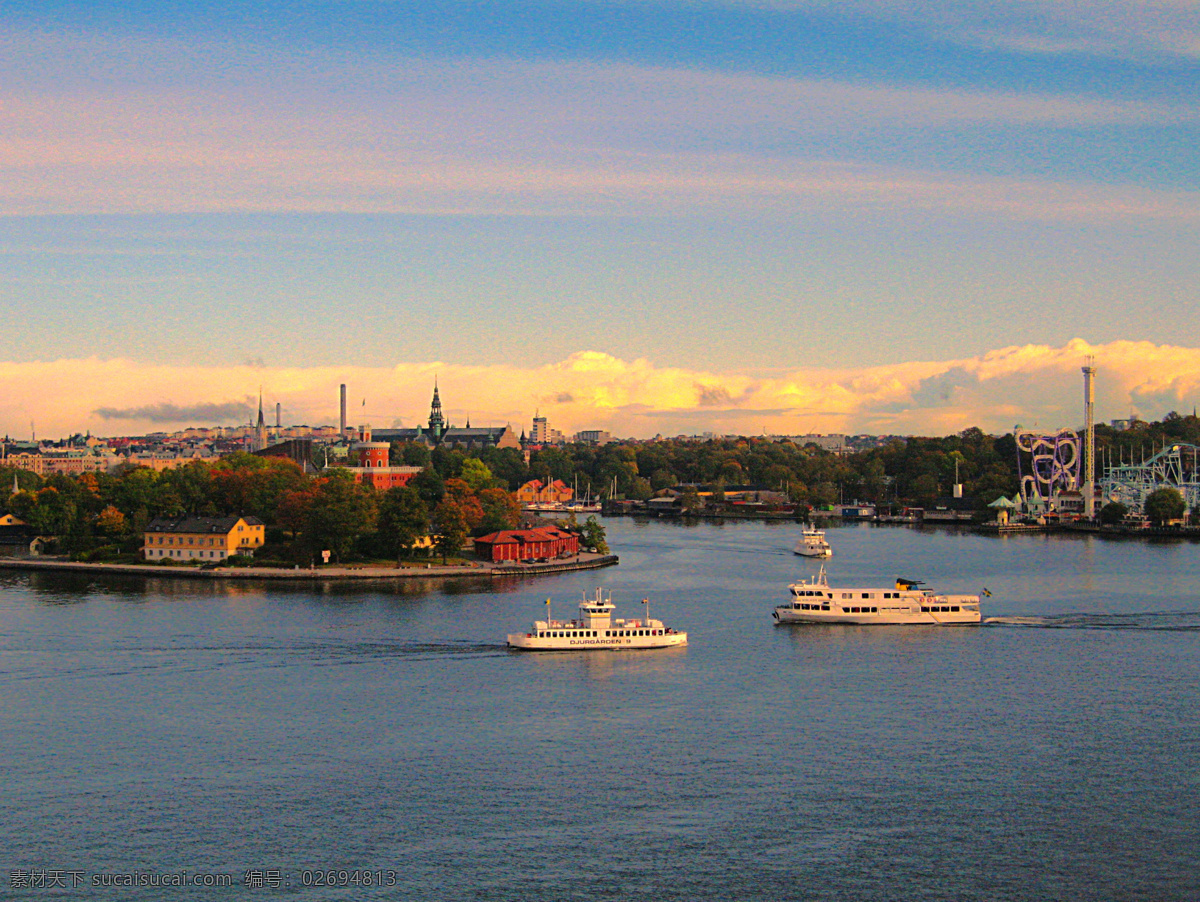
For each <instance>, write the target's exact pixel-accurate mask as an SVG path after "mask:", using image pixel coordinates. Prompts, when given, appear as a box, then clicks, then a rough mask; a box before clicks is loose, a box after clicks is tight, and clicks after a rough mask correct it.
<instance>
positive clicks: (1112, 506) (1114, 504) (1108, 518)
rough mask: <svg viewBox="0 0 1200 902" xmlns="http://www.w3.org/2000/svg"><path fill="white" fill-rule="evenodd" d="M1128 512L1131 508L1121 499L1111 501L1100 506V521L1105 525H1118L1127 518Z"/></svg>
mask: <svg viewBox="0 0 1200 902" xmlns="http://www.w3.org/2000/svg"><path fill="white" fill-rule="evenodd" d="M1128 513H1129V508H1128V507H1126V506H1125V505H1124V504H1122V503H1121V502H1120V501H1110V502H1109V503H1108V504H1106V505H1104V507H1102V508H1100V522H1101V523H1103V524H1104V525H1105V526H1116V525H1118V524H1119V523H1120V522H1121V521H1122V520H1124V519H1125V515H1126V514H1128Z"/></svg>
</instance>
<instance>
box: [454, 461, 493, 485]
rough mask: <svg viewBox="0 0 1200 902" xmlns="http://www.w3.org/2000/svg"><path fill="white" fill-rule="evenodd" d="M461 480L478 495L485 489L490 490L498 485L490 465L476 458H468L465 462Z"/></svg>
mask: <svg viewBox="0 0 1200 902" xmlns="http://www.w3.org/2000/svg"><path fill="white" fill-rule="evenodd" d="M461 479H462V481H463V482H465V483H466V484H467V485H469V486H470V487H471V491H473V492H475V493H476V494H478V493H479V492H482V491H483V490H484V489H490V488H492V487H493V486H495V484H496V481H495V479H494V478H493V477H492V471H491V470H489V469H488V465H487V464H485V463H484V462H483V461H482V460H479V459H477V458H474V457H468V458H467V459H466V460H464V461H463V465H462V476H461Z"/></svg>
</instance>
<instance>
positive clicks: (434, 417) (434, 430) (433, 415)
mask: <svg viewBox="0 0 1200 902" xmlns="http://www.w3.org/2000/svg"><path fill="white" fill-rule="evenodd" d="M445 427H446V418H445V417H444V416H442V399H441V398H439V397H438V384H437V376H434V377H433V403H432V404H431V405H430V406H429V431H430V433H431V434H432V435H433V439H434V441H437V440H439V439H441V437H442V431H443V430H444V429H445Z"/></svg>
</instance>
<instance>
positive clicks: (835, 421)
mask: <svg viewBox="0 0 1200 902" xmlns="http://www.w3.org/2000/svg"><path fill="white" fill-rule="evenodd" d="M1088 357H1092V358H1094V359H1095V362H1096V366H1097V368H1098V373H1099V374H1098V378H1097V417H1098V418H1099V419H1100V420H1104V419H1113V418H1120V417H1126V416H1128V415H1129V413H1130V412H1131V411H1133V412H1137V413H1138V414H1140V415H1141V416H1143V417H1147V418H1157V417H1161V416H1162V415H1163V414H1165V413H1167V412H1168V411H1169V410H1178V411H1180V412H1190V411H1191V409H1192V408H1193V407H1194V406H1195V405H1196V404H1197V397H1198V395H1200V349H1195V348H1184V347H1178V346H1171V345H1155V344H1152V343H1150V342H1132V341H1119V342H1112V343H1109V344H1103V345H1093V344H1089V343H1088V342H1086V341H1083V340H1081V339H1076V340H1074V341H1071V342H1068V343H1067V344H1065V345H1063V346H1061V347H1051V346H1048V345H1022V346H1013V347H1007V348H999V349H996V350H993V351H989V352H988V353H986V354H983V355H981V356H979V357H975V358H967V359H957V360H946V361H917V362H910V363H899V364H892V365H886V366H875V367H864V368H861V369H818V368H805V369H802V370H797V371H795V372H792V373H785V374H781V375H769V376H768V375H764V376H759V377H755V376H752V375H746V374H744V373H737V374H731V373H720V372H714V371H701V370H692V369H686V368H679V367H659V366H656V365H655V364H654V363H652V362H651V361H649V360H646V359H636V360H623V359H621V358H618V357H614V356H611V355H608V354H603V353H600V352H595V351H582V352H579V353H576V354H572V355H570V356H569V357H567V358H565V359H564V360H561V361H557V362H555V363H552V364H549V365H546V366H541V367H529V368H522V367H518V366H510V365H503V366H465V365H461V364H454V363H446V362H417V363H404V364H397V365H396V366H394V367H391V368H370V367H263V366H258V365H243V366H231V367H188V366H163V365H151V364H144V363H138V362H135V361H131V360H125V359H114V360H101V359H96V358H88V359H74V360H58V361H52V362H36V363H24V362H22V363H0V389H2V391H0V429H3V430H4V431H5V432H7V433H8V434H10V435H12V436H20V437H24V436H26V435H27V434H28V429H29V426H30V423H31V422H34V423H36V424H37V431H38V434H39V435H41V436H43V437H45V436H59V435H67V434H70V433H73V432H79V431H84V430H90V431H91V432H92V433H94V434H98V435H122V434H140V433H144V432H147V431H157V430H163V429H170V428H181V427H184V426H189V425H195V426H204V425H237V424H236V423H235V422H230V421H229V420H228V419H226V420H225V421H224V422H218V421H217V420H216V419H212V418H210V419H209V420H208V421H203V417H204V416H205V415H212V417H218V415H224V416H228V415H230V411H235V412H236V411H237V410H244V409H249V407H250V405H247V403H246V398H247V397H249V396H256V395H257V390H258V386H260V385H261V386H262V387H263V392H264V399H265V404H266V408H267V410H268V414H267V418H268V420H269V421H273V418H274V407H275V404H276V403H277V402H278V403H280V404H281V405H282V408H283V411H284V421H285V425H288V424H307V425H335V424H336V423H337V421H338V400H339V386H340V385H341V384H342V383H345V384H346V385H347V386H348V396H349V398H350V405H349V411H350V419H351V425H360V424H368V423H369V424H371V425H375V426H384V425H387V426H390V425H393V424H396V423H403V424H405V425H414V424H417V423H419V422H421V421H423V420H424V419H425V418H426V417H427V415H428V411H429V402H430V399H431V394H432V388H433V382H434V378H435V377H436V379H437V382H438V386H439V390H440V395H441V399H442V403H443V406H444V407H445V409H446V412H447V413H448V415H449V418H450V420H451V421H452V422H453V423H455V424H460V425H461V424H462V423H464V422H465V421H466V420H467V419H468V418H469V419H470V421H471V423H472V425H475V426H485V425H496V426H498V425H505V424H509V425H511V426H512V427H513V428H514V429H515V430H516V431H518V432H520V431H521V430H522V429H526V430H527V429H528V425H529V421H530V419H531V418H532V416H533V415H534V412H535V411H536V410H538V409H540V410H541V412H542V413H543V414H545V415H547V416H549V417H550V418H551V419H552V423H551V425H552V426H553V427H554V428H557V429H560V430H562V431H563V432H564V433H567V434H570V433H572V432H575V431H577V430H580V429H607V430H608V431H610V432H612V433H614V434H615V435H620V436H637V437H647V436H651V435H654V434H659V433H661V434H667V435H674V434H694V433H700V432H709V431H711V432H719V433H740V434H758V433H760V432H764V431H765V432H768V433H773V434H803V433H816V432H820V433H829V432H847V433H873V434H919V435H946V434H950V433H954V432H959V431H961V430H963V429H965V428H968V427H970V426H978V427H980V428H982V429H984V430H986V431H989V432H1006V431H1008V430H1010V429H1012V427H1013V426H1014V425H1017V424H1018V423H1019V424H1021V425H1023V426H1027V427H1033V426H1039V425H1040V426H1042V427H1046V428H1056V427H1059V426H1068V427H1075V426H1078V425H1079V423H1081V422H1082V418H1083V412H1082V388H1081V385H1082V375H1081V373H1080V368H1081V367H1082V366H1083V364H1084V362H1085V359H1086V358H1088ZM175 414H178V417H179V419H178V420H172V419H171V417H172V416H174V415H175ZM193 416H194V417H199V418H200V419H190V418H191V417H193ZM247 419H248V416H247Z"/></svg>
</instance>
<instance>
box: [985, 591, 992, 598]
mask: <svg viewBox="0 0 1200 902" xmlns="http://www.w3.org/2000/svg"><path fill="white" fill-rule="evenodd" d="M983 594H984V597H985V598H991V597H992V592H991V590H990V589H984V590H983Z"/></svg>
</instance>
